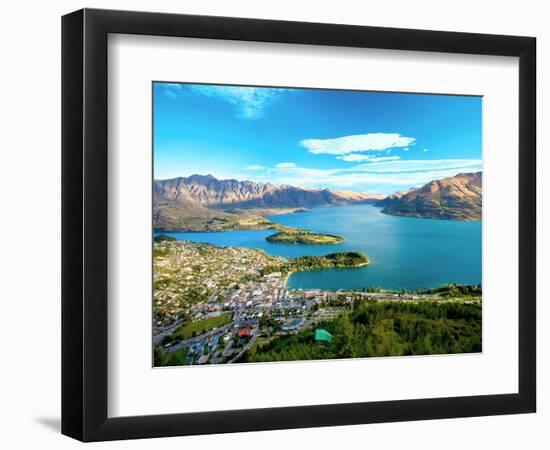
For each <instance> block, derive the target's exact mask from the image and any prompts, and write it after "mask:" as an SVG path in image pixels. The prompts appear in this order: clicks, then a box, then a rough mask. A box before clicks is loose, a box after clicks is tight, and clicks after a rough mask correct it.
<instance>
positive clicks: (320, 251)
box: [155, 204, 482, 290]
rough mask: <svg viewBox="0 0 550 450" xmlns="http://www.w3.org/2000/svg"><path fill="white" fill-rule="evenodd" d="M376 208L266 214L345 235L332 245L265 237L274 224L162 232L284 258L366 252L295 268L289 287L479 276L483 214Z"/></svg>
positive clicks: (403, 285)
mask: <svg viewBox="0 0 550 450" xmlns="http://www.w3.org/2000/svg"><path fill="white" fill-rule="evenodd" d="M381 209H382V208H381V207H377V206H374V205H371V204H364V205H351V206H330V207H319V208H313V209H311V210H310V211H309V212H304V213H287V214H278V215H276V216H271V217H270V219H271V220H273V221H274V223H277V224H278V225H279V226H281V227H289V228H298V229H308V230H312V231H314V232H318V233H325V234H332V235H337V236H341V237H343V238H344V239H345V241H344V242H342V243H340V244H335V245H304V244H286V243H285V244H283V243H269V242H268V241H266V239H265V238H266V237H267V236H269V235H272V234H274V233H275V232H276V231H275V230H273V229H263V230H235V231H224V232H218V231H205V232H180V233H178V232H172V231H168V232H167V234H169V235H172V236H174V237H176V238H178V239H182V240H189V241H192V242H202V243H210V244H213V245H218V246H233V247H245V248H256V249H261V250H263V251H265V252H267V253H268V254H270V255H273V256H281V257H284V258H296V257H299V256H308V255H310V256H323V255H326V254H328V253H331V252H341V251H343V252H346V251H348V252H349V251H351V252H353V251H358V252H361V253H363V254H366V255H368V257H369V261H370V264H369V265H368V267H365V266H363V267H357V268H356V269H357V270H353V271H351V270H349V271H348V270H334V269H324V270H323V272H322V273H321V272H319V271H317V270H310V271H299V272H293V273H292V274H289V277H288V279H287V281H286V283H287V286H288V287H289V288H290V289H294V288H296V289H299V288H303V289H330V290H339V289H342V290H346V289H361V288H363V287H365V288H367V287H384V288H386V289H391V290H401V289H407V290H415V289H425V288H430V287H432V286H439V285H443V284H446V283H457V284H471V285H476V284H479V283H480V282H481V225H482V224H481V222H479V221H464V222H461V221H450V220H434V219H422V218H411V217H400V216H393V215H388V214H383V213H381V212H380V210H381ZM155 231H156V232H157V233H159V232H160V230H155ZM373 261H375V262H376V264H373ZM290 275H292V277H290Z"/></svg>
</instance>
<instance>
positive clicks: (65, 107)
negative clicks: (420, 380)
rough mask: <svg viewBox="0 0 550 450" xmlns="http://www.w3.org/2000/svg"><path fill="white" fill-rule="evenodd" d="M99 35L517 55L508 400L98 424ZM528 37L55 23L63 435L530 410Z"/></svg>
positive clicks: (101, 319) (532, 222) (234, 22)
mask: <svg viewBox="0 0 550 450" xmlns="http://www.w3.org/2000/svg"><path fill="white" fill-rule="evenodd" d="M110 33H122V34H136V35H151V36H178V37H192V38H208V39H226V40H227V39H229V40H239V41H259V42H278V43H290V44H310V45H325V46H336V47H367V48H377V49H392V50H414V51H429V52H446V53H464V54H477V55H503V56H515V57H519V104H518V108H519V142H518V152H519V169H518V170H519V291H518V307H519V309H518V311H519V316H518V328H519V386H518V392H517V393H509V394H499V395H480V396H469V397H452V398H430V399H416V400H400V401H377V402H367V403H347V404H336V405H311V406H299V407H295V406H289V407H278V408H265V409H248V410H233V411H211V412H199V413H183V414H167V415H152V416H151V415H144V416H133V417H117V418H109V417H108V416H107V399H108V382H107V365H108V359H107V342H108V341H107V317H108V312H107V267H108V258H107V245H108V244H107V243H108V240H107V193H108V185H107V98H108V97H107V96H108V92H107V36H108V35H109V34H110ZM535 90H536V40H535V38H533V37H518V36H502V35H488V34H471V33H457V32H440V31H423V30H409V29H394V28H378V27H363V26H350V25H333V24H320V23H300V22H286V21H272V20H258V19H243V18H227V17H207V16H191V15H174V14H157V13H144V12H128V11H108V10H96V9H83V10H80V11H76V12H74V13H71V14H68V15H66V16H64V17H63V18H62V433H63V434H65V435H68V436H71V437H73V438H76V439H79V440H81V441H103V440H114V439H132V438H150V437H161V436H180V435H194V434H212V433H228V432H239V431H257V430H275V429H283V428H300V427H320V426H330V425H351V424H364V423H377V422H397V421H407V420H425V419H438V418H454V417H468V416H487V415H497V414H515V413H530V412H535V409H536V320H535V319H536V310H535V309H536V271H535V265H536V249H535V245H536V154H535V150H536V148H535V147H536V104H535V100H536V99H535Z"/></svg>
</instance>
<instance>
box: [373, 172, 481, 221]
mask: <svg viewBox="0 0 550 450" xmlns="http://www.w3.org/2000/svg"><path fill="white" fill-rule="evenodd" d="M482 177H483V175H482V173H481V172H474V173H459V174H457V175H455V176H454V177H448V178H443V179H441V180H433V181H430V182H429V183H426V184H425V185H424V186H421V187H419V188H417V189H410V190H408V191H403V192H397V193H395V194H393V195H390V196H388V197H386V198H385V199H383V200H381V201H380V202H378V203H377V206H383V207H384V209H383V210H382V212H383V213H385V214H391V215H395V216H408V217H424V218H432V219H451V220H480V219H481V204H482Z"/></svg>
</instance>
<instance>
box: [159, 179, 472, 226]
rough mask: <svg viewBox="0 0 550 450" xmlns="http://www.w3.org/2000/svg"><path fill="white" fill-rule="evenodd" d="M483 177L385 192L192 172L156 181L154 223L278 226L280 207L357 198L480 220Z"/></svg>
mask: <svg viewBox="0 0 550 450" xmlns="http://www.w3.org/2000/svg"><path fill="white" fill-rule="evenodd" d="M481 179H482V175H481V172H477V173H460V174H458V175H456V176H454V177H450V178H445V179H442V180H434V181H431V182H429V183H428V184H426V185H424V186H422V187H420V188H418V189H411V190H408V191H403V192H398V193H395V194H393V195H390V196H384V195H379V194H369V193H363V192H352V191H343V190H329V189H315V188H303V187H295V186H289V185H275V184H272V183H256V182H253V181H238V180H233V179H229V180H218V179H217V178H215V177H213V176H212V175H191V176H189V177H179V178H172V179H168V180H155V181H154V184H153V223H154V227H155V228H156V229H164V230H188V231H199V230H211V231H221V230H228V229H261V228H272V227H273V224H272V223H271V222H269V221H268V220H267V219H266V218H265V217H266V216H269V215H271V214H274V213H276V212H281V211H300V210H304V209H306V208H310V207H315V206H329V205H349V204H356V203H374V204H375V205H377V206H381V207H383V209H382V212H383V213H386V214H392V215H398V216H411V217H425V218H437V219H452V220H479V219H480V218H481Z"/></svg>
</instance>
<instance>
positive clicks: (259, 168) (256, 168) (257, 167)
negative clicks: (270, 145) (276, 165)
mask: <svg viewBox="0 0 550 450" xmlns="http://www.w3.org/2000/svg"><path fill="white" fill-rule="evenodd" d="M244 169H245V170H263V169H267V167H265V166H259V165H257V164H251V165H250V166H246V167H245V168H244Z"/></svg>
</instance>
